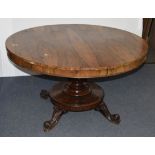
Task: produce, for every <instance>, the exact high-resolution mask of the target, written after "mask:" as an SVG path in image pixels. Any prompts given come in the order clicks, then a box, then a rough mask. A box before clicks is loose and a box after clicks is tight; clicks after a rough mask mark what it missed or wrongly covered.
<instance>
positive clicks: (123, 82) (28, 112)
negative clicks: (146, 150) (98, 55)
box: [0, 64, 155, 137]
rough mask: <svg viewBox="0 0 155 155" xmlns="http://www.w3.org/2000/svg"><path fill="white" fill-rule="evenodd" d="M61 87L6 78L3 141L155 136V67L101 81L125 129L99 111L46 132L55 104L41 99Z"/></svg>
mask: <svg viewBox="0 0 155 155" xmlns="http://www.w3.org/2000/svg"><path fill="white" fill-rule="evenodd" d="M56 81H57V79H54V78H52V79H49V78H48V77H44V76H41V77H39V76H30V77H10V78H0V136H16V137H17V136H22V137H23V136H24V137H27V136H28V137H33V136H36V137H39V136H44V137H46V136H51V137H52V136H53V137H59V136H61V137H66V136H68V137H70V136H74V137H80V136H85V137H87V136H88V137H90V136H91V137H98V136H101V137H103V136H106V137H110V136H114V137H117V136H118V137H120V136H121V137H123V136H136V137H138V136H142V137H143V136H155V64H145V65H144V66H143V67H141V68H140V69H138V70H137V71H135V72H133V73H132V74H129V75H124V76H121V77H120V76H119V77H116V78H108V79H102V80H101V79H100V80H98V81H97V82H98V84H99V85H101V86H102V87H104V90H105V93H106V96H105V101H106V103H107V105H108V107H109V109H110V110H111V112H113V113H119V114H120V116H121V123H120V124H119V125H115V124H111V123H110V122H108V121H107V120H106V119H105V118H104V117H103V116H102V115H101V114H100V113H99V112H96V111H94V110H92V111H87V112H70V113H67V114H66V115H64V116H63V117H62V118H61V120H60V122H59V124H58V125H57V126H56V127H55V128H54V129H53V130H52V131H50V132H47V133H45V132H43V129H42V124H43V122H44V121H45V120H48V119H49V118H50V116H51V112H52V104H51V103H50V101H49V100H47V101H46V100H43V99H41V98H40V97H39V93H40V90H41V89H49V88H50V87H52V85H53V84H54V83H55V82H56Z"/></svg>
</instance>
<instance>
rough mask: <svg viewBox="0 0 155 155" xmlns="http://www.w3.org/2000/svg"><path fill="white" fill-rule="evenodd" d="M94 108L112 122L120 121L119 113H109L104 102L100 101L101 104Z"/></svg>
mask: <svg viewBox="0 0 155 155" xmlns="http://www.w3.org/2000/svg"><path fill="white" fill-rule="evenodd" d="M95 110H96V111H99V112H100V113H102V114H103V116H105V117H106V119H108V120H109V121H110V122H112V123H115V124H119V123H120V121H121V120H120V116H119V114H111V113H110V111H109V110H108V107H107V106H106V104H105V103H104V102H102V104H100V105H99V106H98V107H97V108H96V109H95Z"/></svg>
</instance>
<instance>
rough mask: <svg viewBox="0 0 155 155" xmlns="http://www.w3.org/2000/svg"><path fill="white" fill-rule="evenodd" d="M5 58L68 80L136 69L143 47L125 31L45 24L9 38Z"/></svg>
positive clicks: (97, 27)
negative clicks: (6, 56)
mask: <svg viewBox="0 0 155 155" xmlns="http://www.w3.org/2000/svg"><path fill="white" fill-rule="evenodd" d="M6 48H7V51H8V57H9V58H10V59H11V60H12V61H13V62H14V63H15V64H17V65H18V66H20V67H23V68H27V69H29V70H32V71H36V72H39V73H41V74H48V75H52V76H60V77H70V78H93V77H106V76H113V75H117V74H121V73H125V72H128V71H130V70H133V69H135V68H137V67H139V66H140V65H141V64H142V63H144V61H145V60H146V55H147V44H146V42H145V41H144V40H143V39H141V38H140V37H138V36H136V35H134V34H132V33H129V32H127V31H123V30H119V29H114V28H109V27H103V26H93V25H77V24H73V25H72V24H71V25H49V26H41V27H35V28H31V29H27V30H23V31H21V32H17V33H15V34H13V35H12V36H10V37H9V38H8V39H7V41H6Z"/></svg>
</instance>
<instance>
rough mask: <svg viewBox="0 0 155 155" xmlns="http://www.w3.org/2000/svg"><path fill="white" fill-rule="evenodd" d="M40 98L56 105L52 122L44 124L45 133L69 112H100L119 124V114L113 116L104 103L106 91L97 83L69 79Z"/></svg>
mask: <svg viewBox="0 0 155 155" xmlns="http://www.w3.org/2000/svg"><path fill="white" fill-rule="evenodd" d="M40 96H41V97H42V98H44V99H48V98H50V100H51V101H52V103H53V104H54V108H53V114H52V117H51V119H50V120H48V121H45V122H44V131H49V130H51V129H52V128H53V127H55V125H57V123H58V122H59V120H60V118H61V116H62V115H63V114H65V113H67V112H69V111H74V112H79V111H87V110H93V109H94V110H96V111H99V112H100V113H101V114H102V115H103V116H104V117H105V118H106V119H107V120H108V121H110V122H112V123H115V124H119V123H120V116H119V114H111V112H110V111H109V110H108V107H107V105H106V104H105V102H104V101H103V98H104V91H103V89H102V88H101V87H100V86H98V85H97V84H95V83H92V82H88V81H87V80H85V79H75V78H73V79H69V81H68V82H60V83H57V84H55V85H54V86H53V88H52V89H51V90H49V91H47V90H42V91H41V93H40Z"/></svg>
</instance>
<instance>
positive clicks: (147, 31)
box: [142, 18, 153, 41]
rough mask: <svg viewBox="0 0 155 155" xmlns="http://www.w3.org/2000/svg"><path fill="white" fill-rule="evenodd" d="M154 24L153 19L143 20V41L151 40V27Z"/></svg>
mask: <svg viewBox="0 0 155 155" xmlns="http://www.w3.org/2000/svg"><path fill="white" fill-rule="evenodd" d="M152 22H153V18H143V35H142V37H143V39H145V40H147V41H148V40H149V34H150V31H151V25H152Z"/></svg>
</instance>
